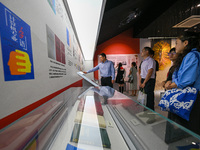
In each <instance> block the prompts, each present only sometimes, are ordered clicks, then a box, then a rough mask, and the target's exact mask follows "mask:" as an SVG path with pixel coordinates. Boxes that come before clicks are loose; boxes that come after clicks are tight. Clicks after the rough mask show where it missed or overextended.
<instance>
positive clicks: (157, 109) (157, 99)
mask: <svg viewBox="0 0 200 150" xmlns="http://www.w3.org/2000/svg"><path fill="white" fill-rule="evenodd" d="M113 88H114V89H115V90H117V91H119V87H118V84H116V83H114V85H113ZM160 92H164V90H157V91H154V94H155V107H154V108H155V111H156V112H158V113H159V114H161V115H163V116H164V117H167V114H168V113H167V112H166V111H161V110H160V107H159V106H158V103H159V101H160ZM123 94H124V95H126V96H128V97H130V98H131V99H135V100H137V96H130V94H131V91H129V90H128V89H127V90H126V89H125V91H124V92H123Z"/></svg>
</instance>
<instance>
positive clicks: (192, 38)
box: [174, 32, 200, 70]
mask: <svg viewBox="0 0 200 150" xmlns="http://www.w3.org/2000/svg"><path fill="white" fill-rule="evenodd" d="M178 39H180V40H181V41H182V42H184V41H188V45H186V47H185V49H184V50H183V52H182V53H177V58H176V60H175V61H174V68H175V69H176V70H178V69H179V67H180V66H181V63H182V61H183V58H184V57H185V56H186V55H187V54H188V53H189V52H191V50H192V49H193V48H197V50H198V51H199V39H200V37H199V33H195V32H184V33H183V34H182V35H180V36H179V37H178Z"/></svg>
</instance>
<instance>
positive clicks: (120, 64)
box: [117, 63, 122, 72]
mask: <svg viewBox="0 0 200 150" xmlns="http://www.w3.org/2000/svg"><path fill="white" fill-rule="evenodd" d="M121 66H122V63H119V66H118V70H117V72H119V71H120V67H121Z"/></svg>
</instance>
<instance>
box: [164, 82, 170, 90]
mask: <svg viewBox="0 0 200 150" xmlns="http://www.w3.org/2000/svg"><path fill="white" fill-rule="evenodd" d="M171 84H172V81H167V82H166V83H165V89H166V90H169V89H171V86H170V85H171Z"/></svg>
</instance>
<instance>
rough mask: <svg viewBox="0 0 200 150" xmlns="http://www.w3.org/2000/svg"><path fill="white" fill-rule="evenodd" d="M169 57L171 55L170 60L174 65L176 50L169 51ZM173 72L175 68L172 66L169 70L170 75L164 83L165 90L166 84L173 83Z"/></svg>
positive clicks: (168, 74)
mask: <svg viewBox="0 0 200 150" xmlns="http://www.w3.org/2000/svg"><path fill="white" fill-rule="evenodd" d="M168 55H169V59H170V60H171V61H172V62H173V63H174V61H175V59H176V49H175V48H172V49H171V50H170V51H169V53H168ZM173 70H174V66H173V65H172V66H171V68H170V69H169V71H168V73H167V80H165V81H163V82H162V87H164V88H165V84H170V83H171V81H172V74H173ZM168 81H169V82H168Z"/></svg>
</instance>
